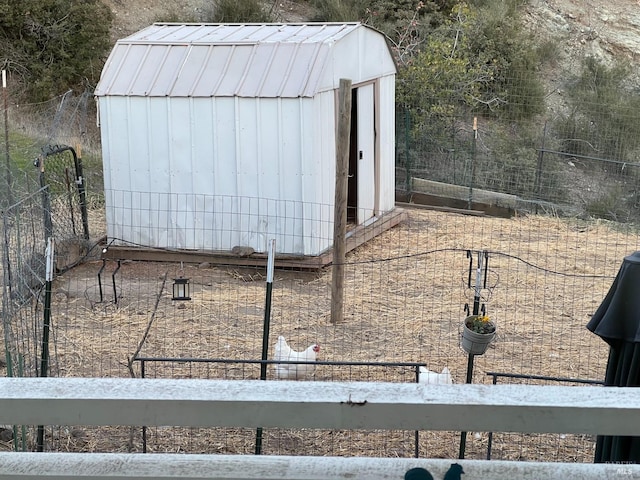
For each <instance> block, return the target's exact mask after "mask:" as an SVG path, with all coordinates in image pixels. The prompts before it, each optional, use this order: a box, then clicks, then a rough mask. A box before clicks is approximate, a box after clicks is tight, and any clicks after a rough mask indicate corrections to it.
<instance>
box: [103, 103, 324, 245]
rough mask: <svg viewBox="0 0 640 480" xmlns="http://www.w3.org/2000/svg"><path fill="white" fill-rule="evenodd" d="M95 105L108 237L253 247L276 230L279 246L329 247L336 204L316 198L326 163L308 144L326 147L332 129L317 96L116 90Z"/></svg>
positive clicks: (145, 242) (153, 242)
mask: <svg viewBox="0 0 640 480" xmlns="http://www.w3.org/2000/svg"><path fill="white" fill-rule="evenodd" d="M331 96H332V94H329V95H327V96H326V98H329V97H331ZM326 101H327V100H326V99H325V100H323V102H325V103H326ZM101 115H102V117H103V128H102V143H103V146H104V152H105V153H107V156H108V160H107V159H105V190H106V209H107V218H108V228H107V234H108V235H109V237H110V238H114V239H118V241H119V242H125V243H126V242H133V243H139V244H143V245H149V246H154V247H167V246H169V247H171V248H185V249H210V250H230V249H231V248H232V247H233V246H235V245H247V246H251V247H253V248H254V249H255V250H256V251H265V250H266V247H267V243H268V240H269V239H270V238H276V245H277V247H278V251H279V252H286V253H295V254H304V255H313V254H317V253H319V252H320V251H322V250H324V249H326V248H328V247H329V245H330V237H331V234H330V232H331V230H330V225H331V224H330V218H329V217H328V215H329V214H331V215H332V214H333V212H332V208H333V207H331V206H330V204H329V203H327V204H322V203H320V202H321V201H322V199H321V197H322V196H323V195H326V191H327V190H328V189H327V186H326V185H323V182H324V181H325V180H329V181H331V182H333V176H332V175H328V172H330V171H331V167H332V165H329V166H327V165H326V162H323V161H322V158H321V155H322V149H318V150H316V149H314V146H315V145H318V144H320V145H325V146H324V150H325V151H326V150H327V149H328V148H330V147H327V145H331V144H332V143H331V142H332V139H333V131H332V128H331V127H330V124H327V122H324V121H323V118H322V117H319V116H318V115H317V113H316V108H315V100H314V99H303V98H298V99H244V98H238V97H236V98H226V97H223V98H216V99H212V100H210V101H203V100H202V99H195V98H171V97H167V98H163V99H159V98H142V97H117V96H116V97H109V98H108V99H104V101H103V104H102V107H101ZM318 123H320V125H323V124H324V126H322V127H320V125H318ZM327 134H329V135H330V137H329V138H323V137H324V135H327ZM327 176H328V177H329V178H327ZM332 188H333V186H332V184H331V185H330V188H329V190H332Z"/></svg>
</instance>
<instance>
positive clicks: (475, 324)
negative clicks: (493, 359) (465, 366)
mask: <svg viewBox="0 0 640 480" xmlns="http://www.w3.org/2000/svg"><path fill="white" fill-rule="evenodd" d="M495 336H496V325H495V323H493V322H492V321H491V319H490V318H489V317H488V316H487V315H470V316H468V317H467V318H465V319H464V322H463V325H462V343H461V346H462V349H463V350H464V351H465V352H467V353H469V354H471V355H482V354H483V353H484V352H486V351H487V348H488V347H489V344H490V343H491V342H492V341H493V339H494V338H495Z"/></svg>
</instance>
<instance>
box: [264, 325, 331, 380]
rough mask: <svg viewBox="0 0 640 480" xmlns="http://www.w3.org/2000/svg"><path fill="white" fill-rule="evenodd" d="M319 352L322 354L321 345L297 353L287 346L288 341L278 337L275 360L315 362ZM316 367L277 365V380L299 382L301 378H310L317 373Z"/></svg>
mask: <svg viewBox="0 0 640 480" xmlns="http://www.w3.org/2000/svg"><path fill="white" fill-rule="evenodd" d="M318 352H320V345H318V344H317V343H314V344H313V345H309V347H307V349H306V350H305V351H303V352H296V351H295V350H292V349H291V347H289V345H288V344H287V341H286V340H285V339H284V337H283V336H282V335H280V336H279V337H278V342H277V343H276V347H275V352H274V356H273V359H274V360H286V361H300V362H315V361H316V360H317V358H318ZM315 368H316V366H315V365H310V364H296V363H276V364H275V369H276V378H280V379H287V380H299V379H301V378H305V377H309V376H311V375H312V374H313V372H314V371H315Z"/></svg>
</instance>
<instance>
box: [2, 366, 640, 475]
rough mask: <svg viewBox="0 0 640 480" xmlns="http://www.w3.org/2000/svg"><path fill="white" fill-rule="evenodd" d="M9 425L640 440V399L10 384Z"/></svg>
mask: <svg viewBox="0 0 640 480" xmlns="http://www.w3.org/2000/svg"><path fill="white" fill-rule="evenodd" d="M0 424H5V425H135V426H142V425H146V426H189V427H264V428H270V427H279V428H322V429H367V430H370V429H390V430H391V429H393V430H446V431H452V430H454V431H455V430H458V431H474V432H480V431H494V432H524V433H534V432H537V433H567V434H569V433H586V434H602V435H631V436H640V389H637V388H613V387H556V386H531V385H421V384H397V383H393V384H389V383H364V382H353V383H335V382H280V381H278V382H274V381H267V382H265V381H259V380H246V381H229V380H139V379H82V378H74V379H72V378H63V379H55V378H48V379H30V378H3V379H0ZM452 463H460V464H461V465H462V466H463V468H464V470H465V475H464V477H463V479H464V480H475V479H478V480H479V479H482V480H487V479H494V480H501V479H509V480H518V479H531V480H534V479H535V480H544V479H562V480H567V479H572V480H580V479H584V480H586V479H598V480H602V479H605V478H606V479H616V478H640V465H614V464H597V465H593V464H573V463H533V462H510V461H481V460H455V459H451V460H443V459H409V458H343V457H295V456H267V455H265V456H252V455H197V454H175V455H174V454H146V455H145V454H117V453H113V454H109V453H100V454H98V453H13V452H11V453H9V452H5V453H0V479H5V478H33V479H35V478H42V479H44V478H71V479H73V478H80V477H82V478H87V477H91V478H94V479H106V478H110V479H113V478H119V479H141V478H190V479H199V478H210V479H323V480H326V479H366V478H379V479H402V478H403V477H404V472H406V471H407V470H408V469H409V468H412V467H416V466H421V467H424V468H427V469H428V470H429V471H430V472H431V473H432V474H433V476H434V478H435V479H436V480H439V479H442V478H443V476H444V473H445V472H446V470H447V469H448V468H449V467H450V466H451V464H452Z"/></svg>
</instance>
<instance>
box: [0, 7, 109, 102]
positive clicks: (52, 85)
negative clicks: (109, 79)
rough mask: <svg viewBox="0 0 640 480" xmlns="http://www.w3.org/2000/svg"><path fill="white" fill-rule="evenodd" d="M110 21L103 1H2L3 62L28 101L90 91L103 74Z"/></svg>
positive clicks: (0, 58)
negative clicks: (21, 85)
mask: <svg viewBox="0 0 640 480" xmlns="http://www.w3.org/2000/svg"><path fill="white" fill-rule="evenodd" d="M111 20H112V18H111V11H110V10H109V9H108V7H107V6H106V5H105V4H103V3H102V2H101V1H100V0H31V1H28V2H26V1H21V2H16V1H15V0H0V41H2V43H3V45H6V46H7V48H6V49H3V50H2V51H1V52H0V62H2V64H3V65H4V66H5V68H7V69H9V70H10V71H11V73H15V74H16V75H17V76H18V77H19V78H20V79H21V83H22V84H23V86H24V91H25V94H26V96H27V99H28V100H30V101H41V100H45V99H48V98H50V97H51V96H53V95H56V94H59V93H60V92H64V91H66V90H68V89H86V88H87V87H89V86H93V85H94V84H95V83H96V81H97V80H98V78H99V77H100V72H101V70H102V65H103V64H104V59H105V57H106V54H107V53H108V51H109V48H110V42H109V29H110V26H111Z"/></svg>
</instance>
